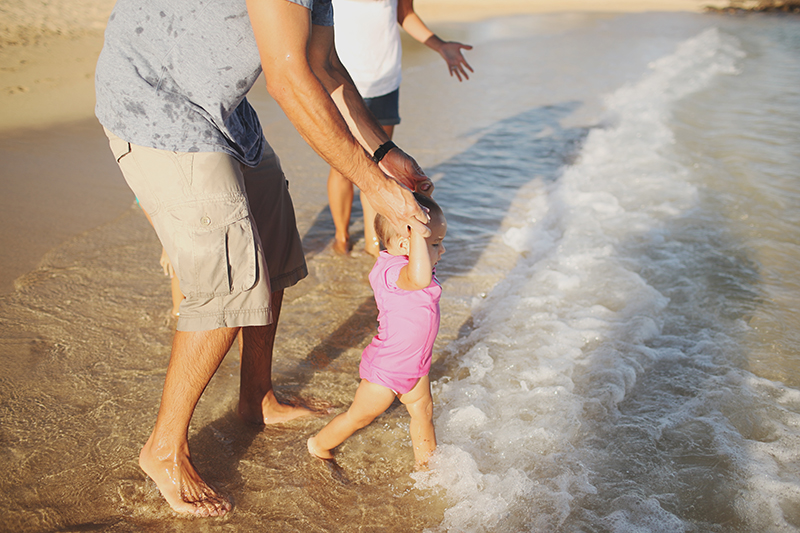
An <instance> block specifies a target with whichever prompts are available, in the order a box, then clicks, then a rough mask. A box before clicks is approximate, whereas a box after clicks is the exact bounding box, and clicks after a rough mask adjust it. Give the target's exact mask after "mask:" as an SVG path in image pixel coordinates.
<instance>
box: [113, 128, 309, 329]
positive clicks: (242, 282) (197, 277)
mask: <svg viewBox="0 0 800 533" xmlns="http://www.w3.org/2000/svg"><path fill="white" fill-rule="evenodd" d="M106 135H107V136H108V138H109V144H110V146H111V151H112V152H113V153H114V158H115V159H116V160H117V163H118V164H119V166H120V169H121V170H122V174H123V175H124V177H125V181H127V182H128V185H129V186H130V188H131V190H133V192H134V194H135V195H136V197H137V198H138V200H139V204H140V205H141V206H142V209H144V210H145V211H146V212H147V214H148V215H150V218H151V220H152V222H153V227H154V228H155V230H156V234H157V235H158V238H159V239H160V240H161V244H162V245H163V246H164V249H165V250H166V252H167V256H169V258H170V261H171V263H172V266H173V268H174V269H175V273H176V275H177V276H178V279H179V280H180V285H181V291H182V292H183V294H184V295H185V296H186V299H185V300H184V301H183V303H181V307H180V317H179V319H178V326H177V328H178V330H180V331H206V330H212V329H217V328H223V327H240V326H263V325H267V324H270V323H272V312H271V310H270V293H271V292H274V291H279V290H282V289H285V288H286V287H290V286H292V285H294V284H295V283H297V282H298V281H299V280H301V279H303V278H304V277H305V276H306V275H307V274H308V270H307V268H306V262H305V256H304V254H303V247H302V243H301V240H300V235H299V234H298V232H297V225H296V222H295V216H294V206H293V205H292V199H291V197H290V196H289V190H288V183H287V181H286V178H285V177H284V175H283V172H282V171H281V168H280V162H279V161H278V158H277V157H276V156H275V155H274V154H272V155H269V156H266V157H265V159H264V160H263V161H262V162H261V163H260V164H259V165H258V166H257V167H256V168H250V167H247V166H245V165H243V164H241V163H240V162H239V161H237V160H236V159H234V158H233V157H231V156H230V155H228V154H225V153H222V152H210V153H209V152H192V153H184V152H169V151H164V150H157V149H155V148H147V147H142V146H137V145H135V144H131V143H128V142H127V141H123V140H122V139H120V138H119V137H117V136H116V135H114V134H113V133H111V132H110V131H108V130H106Z"/></svg>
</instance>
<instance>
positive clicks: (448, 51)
mask: <svg viewBox="0 0 800 533" xmlns="http://www.w3.org/2000/svg"><path fill="white" fill-rule="evenodd" d="M461 50H472V46H470V45H468V44H461V43H457V42H455V41H449V42H446V43H444V44H442V46H441V48H440V49H439V53H440V54H441V55H442V57H443V58H444V60H445V62H446V63H447V69H448V70H449V71H450V76H451V77H452V76H453V75H455V76H456V77H457V78H458V81H463V80H462V79H461V77H462V76H463V77H464V79H465V80H468V79H469V74H467V70H469V71H470V72H474V70H472V67H471V66H469V63H467V60H466V59H464V56H463V55H461Z"/></svg>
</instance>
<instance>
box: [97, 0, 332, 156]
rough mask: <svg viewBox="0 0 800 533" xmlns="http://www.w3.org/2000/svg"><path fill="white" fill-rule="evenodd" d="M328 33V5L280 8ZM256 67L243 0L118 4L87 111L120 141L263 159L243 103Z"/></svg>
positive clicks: (310, 0)
mask: <svg viewBox="0 0 800 533" xmlns="http://www.w3.org/2000/svg"><path fill="white" fill-rule="evenodd" d="M287 1H290V2H293V3H295V4H299V5H302V6H304V7H306V8H308V9H311V10H312V16H311V20H312V23H313V24H316V25H321V26H331V25H333V9H332V7H331V2H330V0H287ZM260 73H261V61H260V58H259V55H258V48H257V47H256V41H255V37H254V36H253V28H252V26H251V25H250V19H249V18H248V15H247V5H246V3H245V0H118V1H117V4H116V5H115V6H114V10H113V11H112V13H111V17H110V18H109V21H108V25H107V27H106V33H105V44H104V45H103V50H102V52H101V53H100V58H99V59H98V61H97V70H96V73H95V91H96V94H97V105H96V107H95V113H96V115H97V118H98V119H99V120H100V123H101V124H102V125H103V126H105V127H106V128H108V129H109V130H111V131H112V132H113V133H114V134H116V135H117V136H118V137H120V138H121V139H124V140H126V141H128V142H131V143H133V144H138V145H140V146H150V147H153V148H159V149H161V150H169V151H175V152H226V153H228V154H230V155H232V156H233V157H235V158H236V159H238V160H239V161H241V162H242V163H244V164H246V165H249V166H255V165H257V164H258V163H259V161H260V160H261V157H262V155H264V154H265V153H267V152H271V149H270V148H269V145H267V143H266V140H265V139H264V135H263V134H262V132H261V124H260V123H259V121H258V117H257V116H256V112H255V110H254V109H253V108H252V107H251V106H250V104H249V103H248V102H247V100H246V99H245V95H246V94H247V92H248V91H249V90H250V88H251V87H252V86H253V84H254V83H255V81H256V78H258V76H259V74H260Z"/></svg>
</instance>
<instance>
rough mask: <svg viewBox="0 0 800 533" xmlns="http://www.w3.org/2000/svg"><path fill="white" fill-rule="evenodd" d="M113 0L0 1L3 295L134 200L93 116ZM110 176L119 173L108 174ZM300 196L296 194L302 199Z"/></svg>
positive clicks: (645, 2) (644, 2)
mask: <svg viewBox="0 0 800 533" xmlns="http://www.w3.org/2000/svg"><path fill="white" fill-rule="evenodd" d="M722 3H727V2H721V0H490V1H485V0H481V1H479V0H466V1H464V0H417V2H416V3H415V6H416V9H417V11H418V12H419V14H420V15H421V16H422V18H423V19H424V20H426V21H427V22H428V23H429V24H431V25H433V26H434V29H435V27H436V24H437V23H438V22H443V21H469V20H479V19H483V18H488V17H492V16H503V15H509V14H514V13H545V12H559V11H586V12H625V11H627V12H630V11H701V10H702V9H703V8H704V7H705V6H707V5H714V4H716V5H720V4H722ZM113 5H114V1H113V0H48V1H44V0H3V1H2V2H1V3H0V169H1V170H0V179H1V180H2V185H3V190H4V194H3V195H0V225H2V227H3V228H4V231H3V232H0V249H2V250H3V253H2V254H0V294H3V293H7V292H9V291H11V290H13V287H14V285H13V282H14V280H15V279H17V278H18V277H19V276H22V275H23V274H25V273H27V272H29V271H31V270H32V269H34V268H35V267H36V266H37V264H38V263H39V261H40V260H41V259H42V257H43V256H44V255H45V253H47V251H48V250H51V249H53V248H55V247H56V246H57V245H59V244H60V243H62V242H64V241H65V240H67V239H69V238H71V237H73V236H75V235H78V234H80V233H81V232H84V231H88V230H90V229H92V228H94V227H97V226H98V225H100V224H102V223H104V222H107V221H110V220H113V219H114V218H115V217H117V216H120V215H121V214H122V213H123V212H124V211H125V210H126V209H127V208H128V207H130V204H131V201H132V199H133V196H132V194H131V193H130V191H129V190H127V188H126V186H125V185H124V182H123V181H122V180H121V179H116V178H118V170H117V169H116V167H115V165H114V164H113V161H112V160H111V158H110V157H109V154H108V150H107V146H106V144H105V138H104V137H103V135H102V131H101V130H100V127H99V125H98V123H97V121H96V120H95V119H94V85H93V78H94V67H95V62H96V60H97V56H98V54H99V52H100V49H101V47H102V39H103V35H102V32H103V28H104V26H105V22H106V20H107V18H108V15H109V13H110V12H111V9H112V8H113ZM109 176H113V177H114V178H115V179H114V180H113V181H112V180H110V179H109ZM298 200H300V199H298Z"/></svg>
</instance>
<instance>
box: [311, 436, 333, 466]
mask: <svg viewBox="0 0 800 533" xmlns="http://www.w3.org/2000/svg"><path fill="white" fill-rule="evenodd" d="M306 446H308V453H310V454H311V455H313V456H314V457H316V458H317V459H322V460H323V461H332V460H333V454H332V453H331V451H330V450H323V449H322V448H320V447H319V446H317V445H316V443H315V441H314V437H310V438H309V439H308V440H307V441H306Z"/></svg>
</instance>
